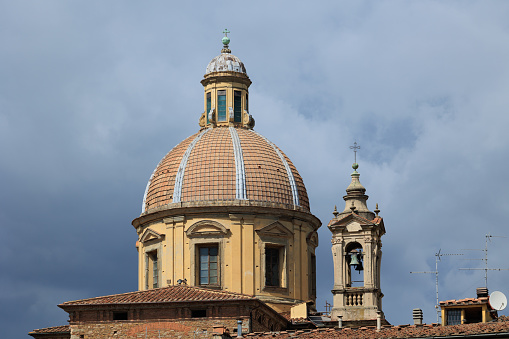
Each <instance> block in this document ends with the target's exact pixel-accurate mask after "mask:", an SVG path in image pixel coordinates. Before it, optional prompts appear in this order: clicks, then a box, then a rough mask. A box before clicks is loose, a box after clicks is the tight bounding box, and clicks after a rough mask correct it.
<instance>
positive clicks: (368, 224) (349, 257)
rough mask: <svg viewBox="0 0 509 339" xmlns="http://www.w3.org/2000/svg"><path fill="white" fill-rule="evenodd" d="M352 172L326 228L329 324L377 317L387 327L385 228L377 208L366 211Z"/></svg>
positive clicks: (359, 322) (356, 175)
mask: <svg viewBox="0 0 509 339" xmlns="http://www.w3.org/2000/svg"><path fill="white" fill-rule="evenodd" d="M354 147H356V148H357V144H355V146H354ZM356 148H355V149H354V150H355V151H356ZM352 168H353V169H354V172H353V173H352V182H351V183H350V185H349V186H348V188H347V189H346V195H345V196H344V197H343V199H344V200H345V209H344V210H343V212H341V213H339V212H338V211H337V208H336V207H335V208H334V213H333V214H334V218H333V219H332V220H331V221H330V222H329V225H328V227H329V229H330V231H331V232H332V256H333V261H334V288H333V290H332V294H333V300H334V301H333V303H334V305H333V308H332V320H334V321H335V320H338V317H339V316H340V317H341V318H342V320H343V324H344V326H368V325H376V321H377V317H380V318H381V321H382V323H387V322H386V320H385V319H384V314H383V312H382V297H383V293H382V291H381V290H380V264H381V261H382V250H381V248H382V241H381V238H382V235H384V234H385V227H384V223H383V219H382V218H381V217H380V216H379V215H378V213H379V212H380V211H379V210H378V204H377V205H376V209H375V211H374V213H373V212H371V211H370V210H369V209H368V207H367V204H366V201H367V200H368V196H367V195H366V194H365V193H366V189H365V188H364V186H362V184H361V183H360V181H359V177H360V174H359V173H358V172H357V169H358V168H359V165H358V164H357V163H354V164H353V166H352Z"/></svg>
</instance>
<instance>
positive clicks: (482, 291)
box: [475, 287, 488, 298]
mask: <svg viewBox="0 0 509 339" xmlns="http://www.w3.org/2000/svg"><path fill="white" fill-rule="evenodd" d="M475 291H476V292H477V298H485V297H488V288H487V287H479V288H477V289H476V290H475Z"/></svg>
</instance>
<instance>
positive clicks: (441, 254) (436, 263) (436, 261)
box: [410, 249, 463, 323]
mask: <svg viewBox="0 0 509 339" xmlns="http://www.w3.org/2000/svg"><path fill="white" fill-rule="evenodd" d="M441 252H442V249H439V250H438V253H435V271H424V272H410V273H420V274H434V275H435V288H436V298H437V303H436V304H435V310H436V311H437V323H440V307H439V304H438V303H439V299H438V262H439V261H441V259H440V258H441V257H443V256H448V255H463V254H455V253H454V254H449V253H441Z"/></svg>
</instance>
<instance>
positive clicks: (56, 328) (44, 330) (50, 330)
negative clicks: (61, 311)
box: [29, 325, 71, 334]
mask: <svg viewBox="0 0 509 339" xmlns="http://www.w3.org/2000/svg"><path fill="white" fill-rule="evenodd" d="M70 332H71V329H70V327H69V325H64V326H54V327H46V328H40V329H37V330H33V331H32V332H30V333H29V334H44V333H54V334H57V333H70Z"/></svg>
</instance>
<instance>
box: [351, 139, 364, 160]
mask: <svg viewBox="0 0 509 339" xmlns="http://www.w3.org/2000/svg"><path fill="white" fill-rule="evenodd" d="M350 149H353V153H354V158H355V162H354V163H355V164H356V163H357V150H359V149H361V146H357V141H355V142H354V143H353V146H350Z"/></svg>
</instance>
